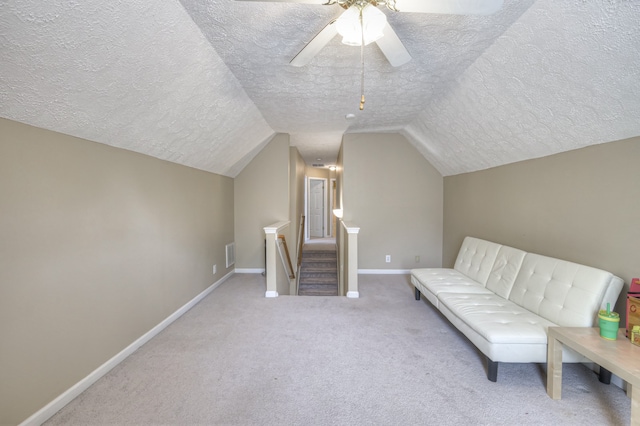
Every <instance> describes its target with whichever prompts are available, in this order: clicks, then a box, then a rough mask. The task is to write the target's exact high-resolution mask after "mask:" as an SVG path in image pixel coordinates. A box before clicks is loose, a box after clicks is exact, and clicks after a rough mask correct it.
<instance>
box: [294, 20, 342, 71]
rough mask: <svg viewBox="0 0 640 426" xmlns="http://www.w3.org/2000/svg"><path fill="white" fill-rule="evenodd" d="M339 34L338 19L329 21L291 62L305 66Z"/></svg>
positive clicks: (297, 65)
mask: <svg viewBox="0 0 640 426" xmlns="http://www.w3.org/2000/svg"><path fill="white" fill-rule="evenodd" d="M336 34H338V29H337V28H336V20H335V19H334V20H333V21H331V22H329V23H328V24H327V25H326V26H325V27H324V28H323V29H322V31H320V32H319V33H318V35H316V36H315V37H314V38H313V39H312V40H311V41H310V42H309V43H307V45H306V46H305V47H304V48H303V49H302V50H301V51H300V52H298V54H297V55H296V56H295V57H294V58H293V59H292V60H291V62H289V63H290V64H291V65H293V66H294V67H303V66H305V65H307V64H308V63H309V62H311V60H312V59H313V58H314V56H316V55H317V54H318V52H320V50H322V48H323V47H324V46H326V44H327V43H329V42H330V41H331V39H332V38H334V37H335V36H336Z"/></svg>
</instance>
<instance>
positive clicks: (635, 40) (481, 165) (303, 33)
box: [0, 0, 640, 177]
mask: <svg viewBox="0 0 640 426" xmlns="http://www.w3.org/2000/svg"><path fill="white" fill-rule="evenodd" d="M425 1H427V0H425ZM381 10H382V11H383V12H384V13H385V14H386V15H387V17H388V21H389V23H390V24H391V26H392V27H393V28H394V29H395V32H396V33H397V35H398V36H399V37H400V39H401V40H402V42H403V43H404V46H405V47H406V49H407V51H408V52H409V53H410V55H411V56H412V60H411V61H410V62H408V63H406V64H404V65H402V66H399V67H397V68H394V67H392V66H391V65H390V64H389V63H388V61H387V60H386V58H385V57H384V56H383V54H382V53H381V51H380V50H379V48H378V47H377V46H376V44H375V43H374V44H371V45H369V46H367V47H366V48H365V72H364V77H365V80H364V81H365V94H366V105H365V109H364V111H360V110H359V109H358V106H359V101H360V78H361V61H360V50H359V48H356V47H351V46H346V45H343V44H341V43H340V38H339V37H335V38H334V39H333V40H332V41H331V42H329V44H327V45H326V46H325V47H324V48H323V49H322V50H321V51H320V53H319V54H318V55H317V56H316V57H315V58H314V59H313V60H312V61H311V62H310V63H309V64H308V65H306V66H304V67H299V68H298V67H293V66H291V65H289V61H290V60H291V59H292V58H293V57H294V56H295V55H296V54H297V53H298V52H299V51H300V50H301V49H302V48H303V47H304V46H305V44H306V43H307V42H309V41H310V40H311V39H312V38H313V37H314V36H315V35H316V34H317V33H318V32H319V31H320V30H321V29H322V28H323V27H324V26H325V25H326V24H327V23H328V22H329V21H331V20H332V19H334V18H336V17H338V16H339V15H340V14H341V13H342V11H343V9H341V8H340V7H339V6H337V5H333V6H322V5H312V4H292V3H285V2H275V3H268V2H264V3H263V2H241V1H235V0H181V1H180V2H179V1H177V0H160V1H158V0H156V1H151V0H138V1H135V2H128V1H103V0H100V1H98V0H86V1H75V0H53V1H48V2H42V1H41V0H0V116H1V117H5V118H8V119H12V120H16V121H20V122H23V123H27V124H31V125H34V126H37V127H42V128H46V129H50V130H54V131H58V132H61V133H66V134H69V135H72V136H77V137H81V138H85V139H88V140H92V141H95V142H100V143H105V144H109V145H113V146H117V147H121V148H125V149H129V150H132V151H137V152H141V153H144V154H148V155H151V156H154V157H157V158H161V159H164V160H168V161H173V162H176V163H180V164H184V165H187V166H191V167H195V168H199V169H203V170H207V171H211V172H214V173H219V174H223V175H227V176H232V177H233V176H236V175H237V174H238V173H239V172H240V171H241V170H242V168H243V167H244V166H245V165H246V164H247V163H248V162H249V161H250V160H251V159H252V158H253V156H255V154H256V153H257V152H259V151H260V149H262V148H263V147H264V145H265V144H266V143H268V142H269V140H270V139H271V138H272V137H273V135H274V134H275V133H288V134H290V135H291V144H292V145H294V146H297V147H298V149H299V151H300V153H301V154H302V156H303V157H304V158H305V161H306V162H307V163H309V164H311V163H314V162H318V161H321V162H323V163H327V164H330V163H333V162H335V159H336V156H337V152H338V149H339V146H340V143H341V138H342V135H343V134H344V133H354V132H395V133H400V134H403V135H404V136H405V137H406V138H407V139H408V140H409V141H410V142H411V143H412V144H413V145H414V146H416V148H417V149H418V150H419V151H420V152H421V153H422V154H423V155H424V156H425V158H427V160H429V161H430V162H431V163H432V164H433V165H434V166H435V167H436V168H437V169H438V170H439V171H440V172H441V173H442V174H443V175H445V176H447V175H454V174H459V173H464V172H469V171H475V170H480V169H485V168H488V167H493V166H497V165H501V164H506V163H511V162H515V161H520V160H524V159H529V158H535V157H541V156H545V155H550V154H554V153H557V152H562V151H567V150H571V149H576V148H581V147H584V146H587V145H592V144H599V143H605V142H610V141H615V140H620V139H624V138H628V137H632V136H639V135H640V25H638V22H640V1H635V0H626V1H625V0H589V1H585V0H535V1H534V0H521V1H520V0H505V2H504V5H503V7H502V8H501V9H500V11H498V12H497V13H495V14H493V15H489V16H461V15H441V14H418V13H396V12H392V11H390V10H388V9H386V8H381ZM348 114H353V115H354V117H353V118H350V119H348V118H346V116H347V115H348ZM318 159H321V160H318Z"/></svg>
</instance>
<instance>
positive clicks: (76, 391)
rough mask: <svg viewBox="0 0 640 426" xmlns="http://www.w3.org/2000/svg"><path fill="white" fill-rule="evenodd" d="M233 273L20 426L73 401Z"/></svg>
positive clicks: (48, 415)
mask: <svg viewBox="0 0 640 426" xmlns="http://www.w3.org/2000/svg"><path fill="white" fill-rule="evenodd" d="M232 275H233V271H231V272H229V273H228V274H227V275H225V276H224V277H222V278H220V279H219V280H218V281H217V282H215V283H214V284H212V285H210V286H209V287H208V288H207V289H206V290H204V291H203V292H201V293H200V294H198V295H197V296H196V297H194V298H193V299H191V300H190V301H189V302H187V303H186V304H185V305H183V306H182V307H181V308H179V309H178V310H177V311H175V312H174V313H172V314H171V315H169V316H168V317H167V318H165V319H164V320H163V321H162V322H160V323H159V324H158V325H156V326H155V327H153V328H152V329H151V330H149V331H148V332H146V333H145V334H143V335H142V336H140V337H139V338H138V339H137V340H136V341H134V342H133V343H131V344H130V345H129V346H127V347H126V348H124V349H123V350H122V351H120V352H119V353H117V354H116V355H115V356H113V357H112V358H111V359H109V360H108V361H107V362H105V363H104V364H102V365H101V366H100V367H98V368H96V369H95V370H93V371H92V372H91V373H89V375H88V376H86V377H85V378H84V379H82V380H80V381H79V382H78V383H76V384H75V385H73V386H71V387H70V388H69V389H67V390H66V391H64V392H63V393H61V394H60V395H58V397H57V398H55V399H54V400H53V401H51V402H50V403H48V404H47V405H45V406H44V407H42V408H41V409H40V410H38V411H36V412H35V413H34V414H32V415H31V416H30V417H29V418H27V419H26V420H25V421H23V422H22V423H20V426H31V425H36V426H39V425H41V424H42V423H44V422H45V421H47V420H48V419H49V418H51V416H53V415H54V414H56V413H57V412H58V411H60V410H61V409H62V408H63V407H64V406H65V405H67V404H68V403H70V402H71V401H73V399H75V398H76V397H77V396H78V395H80V394H81V393H82V392H84V391H85V390H87V389H88V388H89V386H91V385H92V384H94V383H95V382H97V381H98V379H100V378H101V377H102V376H104V375H105V374H107V373H108V372H109V371H111V370H112V369H113V368H114V367H116V366H117V365H118V364H120V363H121V362H122V361H124V360H125V359H126V358H127V357H128V356H129V355H131V354H132V353H134V352H135V351H136V350H137V349H138V348H140V347H141V346H142V345H144V344H145V343H147V342H148V341H149V340H151V339H152V338H154V337H155V336H156V335H157V334H158V333H160V332H161V331H162V330H164V329H165V328H167V327H168V326H169V325H171V323H172V322H174V321H175V320H177V319H178V318H180V317H181V316H182V315H184V314H185V313H186V312H187V311H188V310H189V309H191V308H193V307H194V306H195V305H196V304H197V303H198V302H200V301H201V300H202V299H204V298H205V297H206V296H208V295H209V294H210V293H211V292H212V291H213V290H215V289H216V288H217V287H218V286H220V284H222V283H223V282H225V281H226V280H227V279H228V278H229V277H230V276H232Z"/></svg>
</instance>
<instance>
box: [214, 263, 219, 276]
mask: <svg viewBox="0 0 640 426" xmlns="http://www.w3.org/2000/svg"><path fill="white" fill-rule="evenodd" d="M217 271H218V265H213V275H215V274H216V272H217Z"/></svg>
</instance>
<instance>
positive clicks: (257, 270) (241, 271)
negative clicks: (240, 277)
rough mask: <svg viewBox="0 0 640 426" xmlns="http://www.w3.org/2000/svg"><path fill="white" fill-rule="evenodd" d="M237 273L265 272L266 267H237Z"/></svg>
mask: <svg viewBox="0 0 640 426" xmlns="http://www.w3.org/2000/svg"><path fill="white" fill-rule="evenodd" d="M235 272H236V274H264V268H236V269H235Z"/></svg>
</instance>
